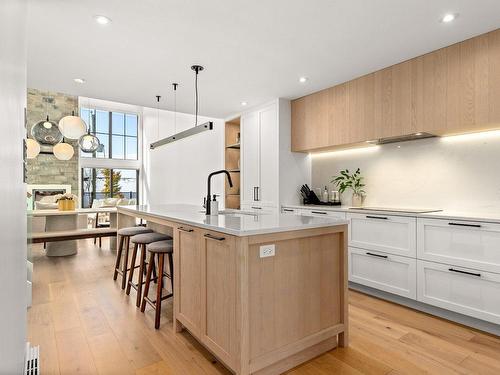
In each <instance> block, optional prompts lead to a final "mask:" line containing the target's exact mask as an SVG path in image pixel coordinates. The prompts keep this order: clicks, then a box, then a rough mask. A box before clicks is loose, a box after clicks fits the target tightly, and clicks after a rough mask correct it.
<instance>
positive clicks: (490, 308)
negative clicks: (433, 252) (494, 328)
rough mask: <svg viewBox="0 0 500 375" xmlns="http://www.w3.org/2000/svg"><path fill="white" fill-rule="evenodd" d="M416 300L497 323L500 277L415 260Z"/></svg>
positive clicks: (499, 305)
mask: <svg viewBox="0 0 500 375" xmlns="http://www.w3.org/2000/svg"><path fill="white" fill-rule="evenodd" d="M417 280H418V283H417V284H418V293H417V299H418V301H420V302H424V303H427V304H429V305H434V306H438V307H441V308H443V309H448V310H451V311H455V312H457V313H461V314H464V315H469V316H472V317H474V318H478V319H482V320H486V321H489V322H492V323H496V324H500V275H499V274H495V273H490V272H485V271H478V270H475V269H470V268H464V267H459V266H454V265H449V264H440V263H434V262H428V261H423V260H418V261H417Z"/></svg>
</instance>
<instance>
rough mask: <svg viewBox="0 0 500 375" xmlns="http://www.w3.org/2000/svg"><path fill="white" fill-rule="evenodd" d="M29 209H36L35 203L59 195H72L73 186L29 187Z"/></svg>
mask: <svg viewBox="0 0 500 375" xmlns="http://www.w3.org/2000/svg"><path fill="white" fill-rule="evenodd" d="M27 193H28V209H29V210H34V209H35V202H39V201H40V200H42V199H43V198H45V197H50V196H53V195H57V194H64V193H71V185H28V186H27Z"/></svg>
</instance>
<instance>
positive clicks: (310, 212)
mask: <svg viewBox="0 0 500 375" xmlns="http://www.w3.org/2000/svg"><path fill="white" fill-rule="evenodd" d="M300 214H301V215H304V216H317V217H328V218H338V219H342V220H345V219H346V213H345V212H340V211H329V210H322V209H316V208H313V209H307V210H305V209H301V210H300Z"/></svg>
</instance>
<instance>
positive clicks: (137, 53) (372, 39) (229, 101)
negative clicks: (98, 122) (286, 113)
mask: <svg viewBox="0 0 500 375" xmlns="http://www.w3.org/2000/svg"><path fill="white" fill-rule="evenodd" d="M29 11H30V14H29V27H28V36H29V45H28V85H29V87H34V88H40V89H48V90H57V91H60V92H65V93H69V94H75V95H83V96H90V97H95V98H100V99H107V100H113V101H119V102H123V103H130V104H136V105H143V106H150V107H155V106H156V103H155V101H156V99H155V95H158V94H159V95H162V96H163V99H162V103H161V107H162V108H165V109H173V95H172V87H171V83H172V82H179V83H180V87H179V90H178V95H177V109H178V110H179V111H182V112H193V111H194V104H193V103H194V86H193V85H194V84H193V79H194V73H193V72H192V71H191V69H190V66H191V65H192V64H194V63H199V64H201V65H204V66H205V71H204V72H202V73H200V76H199V88H200V113H201V114H203V115H207V116H213V117H227V116H228V115H230V114H232V113H236V112H238V111H241V110H242V106H241V104H240V102H241V101H247V102H248V105H249V106H252V105H256V104H260V103H263V102H265V101H267V100H270V99H272V98H275V97H286V98H296V97H300V96H303V95H305V94H309V93H311V92H314V91H318V90H320V89H323V88H326V87H329V86H332V85H334V84H337V83H341V82H345V81H347V80H349V79H352V78H355V77H358V76H360V75H363V74H365V73H369V72H372V71H375V70H378V69H380V68H383V67H386V66H389V65H392V64H394V63H397V62H401V61H404V60H406V59H409V58H411V57H415V56H418V55H421V54H423V53H426V52H430V51H432V50H435V49H438V48H440V47H444V46H447V45H450V44H453V43H455V42H458V41H461V40H464V39H467V38H469V37H472V36H475V35H478V34H482V33H484V32H487V31H490V30H493V29H496V28H498V27H500V1H498V0H246V1H241V0H43V1H41V0H31V1H30V8H29ZM447 12H458V13H460V16H459V17H458V18H457V19H456V20H455V21H454V22H452V23H450V24H443V23H440V22H439V19H440V17H441V16H442V15H443V14H445V13H447ZM96 14H103V15H106V16H108V17H110V18H111V19H112V23H111V24H109V25H107V26H101V25H98V24H97V23H96V22H95V21H94V19H93V16H94V15H96ZM300 76H307V77H308V78H309V80H308V82H307V83H306V84H300V83H299V82H298V78H299V77H300ZM76 77H82V78H85V79H86V80H87V83H86V84H84V85H78V84H76V83H74V82H73V78H76Z"/></svg>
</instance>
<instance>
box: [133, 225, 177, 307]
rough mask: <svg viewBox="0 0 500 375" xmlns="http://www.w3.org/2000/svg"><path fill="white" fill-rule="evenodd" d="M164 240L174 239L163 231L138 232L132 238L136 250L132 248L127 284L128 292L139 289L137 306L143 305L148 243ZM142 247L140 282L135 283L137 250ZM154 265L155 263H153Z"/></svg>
mask: <svg viewBox="0 0 500 375" xmlns="http://www.w3.org/2000/svg"><path fill="white" fill-rule="evenodd" d="M164 240H172V237H171V236H168V235H166V234H161V233H156V232H152V233H143V234H137V235H135V236H133V237H131V238H130V241H132V243H133V244H134V250H132V260H131V263H130V272H129V274H128V285H127V291H126V293H127V294H130V288H134V289H135V290H136V291H137V300H136V303H135V304H136V306H137V307H140V306H141V301H142V298H141V297H142V286H143V285H144V281H143V276H144V273H145V272H146V264H147V263H146V245H149V244H150V243H153V242H157V241H164ZM139 247H140V250H141V254H140V258H139V259H140V265H139V275H138V276H139V277H138V282H137V284H135V283H134V281H133V277H134V270H135V269H136V268H137V267H136V266H135V259H136V257H137V250H138V248H139ZM153 265H154V264H153ZM153 273H154V274H155V275H154V279H155V280H156V271H154V270H153Z"/></svg>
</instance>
